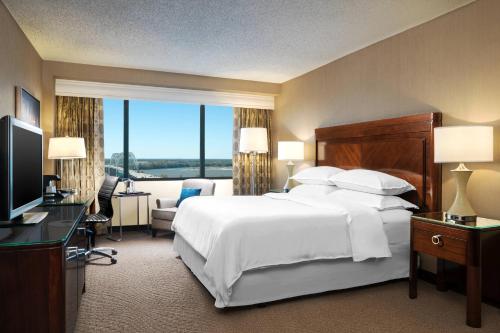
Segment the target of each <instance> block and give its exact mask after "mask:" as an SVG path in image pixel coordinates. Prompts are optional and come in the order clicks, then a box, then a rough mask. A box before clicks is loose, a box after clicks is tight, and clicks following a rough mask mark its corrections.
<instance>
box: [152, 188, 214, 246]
mask: <svg viewBox="0 0 500 333" xmlns="http://www.w3.org/2000/svg"><path fill="white" fill-rule="evenodd" d="M182 188H201V193H200V195H214V192H215V183H214V182H213V181H212V180H209V179H186V180H185V181H183V182H182ZM177 200H178V198H160V199H156V206H157V208H153V209H152V211H151V217H152V219H151V234H152V235H153V237H156V233H157V232H158V230H165V231H169V232H171V231H172V229H171V226H172V222H173V220H174V217H175V213H176V212H177V207H176V206H175V205H176V204H177Z"/></svg>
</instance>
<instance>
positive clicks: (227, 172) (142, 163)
mask: <svg viewBox="0 0 500 333" xmlns="http://www.w3.org/2000/svg"><path fill="white" fill-rule="evenodd" d="M126 103H128V111H127V110H126V106H125V104H126ZM125 124H128V135H127V131H126V130H125ZM201 133H204V134H205V135H204V140H201V138H200V135H201ZM232 135H233V110H232V108H231V107H224V106H209V105H207V106H201V105H199V104H198V105H197V104H181V103H167V102H156V101H139V100H130V101H127V102H125V101H123V100H116V99H104V155H105V169H106V173H107V174H109V175H114V176H119V177H124V178H131V179H135V180H141V179H184V178H192V177H206V178H231V177H232ZM126 143H127V144H128V156H127V158H125V157H126V156H125V155H126ZM203 148H204V157H205V158H204V159H202V156H201V155H202V151H203ZM127 171H128V172H127Z"/></svg>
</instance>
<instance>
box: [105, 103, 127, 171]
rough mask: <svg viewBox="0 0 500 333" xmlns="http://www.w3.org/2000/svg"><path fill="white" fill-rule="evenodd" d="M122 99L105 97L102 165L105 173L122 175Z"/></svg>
mask: <svg viewBox="0 0 500 333" xmlns="http://www.w3.org/2000/svg"><path fill="white" fill-rule="evenodd" d="M123 104H124V101H123V100H117V99H105V100H104V101H103V110H104V116H103V118H104V165H105V170H106V174H108V175H111V176H118V177H123Z"/></svg>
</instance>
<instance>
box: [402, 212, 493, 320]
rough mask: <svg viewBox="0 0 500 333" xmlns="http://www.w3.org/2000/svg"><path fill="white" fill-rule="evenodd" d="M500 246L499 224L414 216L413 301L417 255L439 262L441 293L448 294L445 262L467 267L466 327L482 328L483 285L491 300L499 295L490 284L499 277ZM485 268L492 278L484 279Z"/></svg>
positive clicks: (411, 292) (411, 289) (412, 248)
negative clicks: (485, 285) (460, 221)
mask: <svg viewBox="0 0 500 333" xmlns="http://www.w3.org/2000/svg"><path fill="white" fill-rule="evenodd" d="M499 243H500V221H499V220H490V219H484V218H478V219H477V221H476V222H467V223H458V222H454V221H449V220H446V218H445V216H444V213H443V212H439V213H425V214H417V215H414V216H413V217H412V219H411V252H410V298H416V297H417V261H418V260H417V256H418V253H425V254H428V255H431V256H434V257H436V258H438V271H437V278H436V282H437V287H438V290H446V278H445V271H444V268H443V267H444V262H445V261H449V262H453V263H456V264H459V265H463V266H465V267H466V293H467V325H469V326H472V327H481V298H482V284H485V281H486V283H487V287H488V291H489V292H490V293H492V294H494V295H493V296H492V297H491V298H495V297H496V294H495V293H497V292H498V287H496V286H490V285H489V284H490V283H489V281H495V280H496V277H498V276H499V274H500V273H499V270H500V260H499V259H498V257H499V256H498V252H497V250H498V249H499V248H500V244H499ZM487 252H489V255H488V253H487ZM491 252H496V253H491ZM492 254H493V255H492ZM486 267H487V273H488V274H489V275H490V276H485V275H483V276H481V274H485V273H486V272H485V268H486ZM493 283H495V282H493ZM496 284H498V281H496ZM483 296H484V293H483Z"/></svg>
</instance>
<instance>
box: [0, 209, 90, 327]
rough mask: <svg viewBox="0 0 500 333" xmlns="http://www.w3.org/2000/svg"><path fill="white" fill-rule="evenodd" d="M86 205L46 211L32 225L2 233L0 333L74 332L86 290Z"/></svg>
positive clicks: (2, 231) (6, 229)
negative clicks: (40, 220)
mask: <svg viewBox="0 0 500 333" xmlns="http://www.w3.org/2000/svg"><path fill="white" fill-rule="evenodd" d="M86 210H87V207H86V206H85V205H62V206H54V205H52V206H45V207H37V208H34V209H33V210H31V211H33V212H36V211H38V212H48V216H47V217H46V218H45V219H44V220H43V221H42V222H40V223H38V224H35V225H24V226H23V225H21V226H6V227H2V228H0V272H2V273H1V274H0V309H1V310H0V323H1V325H2V326H1V328H0V330H1V331H2V332H51V333H52V332H72V331H73V329H74V326H75V323H76V318H77V311H78V306H79V303H80V299H81V295H82V293H83V292H84V290H85V259H86V258H85V251H86V244H87V241H86V236H85V228H84V225H83V224H82V222H83V221H84V220H85V212H86Z"/></svg>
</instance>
